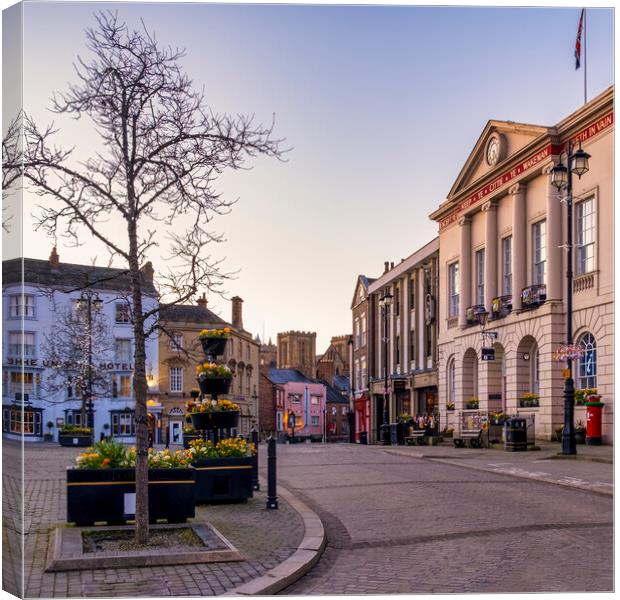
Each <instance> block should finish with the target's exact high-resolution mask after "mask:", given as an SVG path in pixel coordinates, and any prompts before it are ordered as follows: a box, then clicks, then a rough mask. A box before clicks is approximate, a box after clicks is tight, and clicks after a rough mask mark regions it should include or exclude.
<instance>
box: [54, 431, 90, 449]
mask: <svg viewBox="0 0 620 600" xmlns="http://www.w3.org/2000/svg"><path fill="white" fill-rule="evenodd" d="M58 443H59V444H60V445H61V446H77V447H80V448H87V447H88V446H92V445H93V436H92V435H84V434H83V433H82V434H76V433H59V434H58Z"/></svg>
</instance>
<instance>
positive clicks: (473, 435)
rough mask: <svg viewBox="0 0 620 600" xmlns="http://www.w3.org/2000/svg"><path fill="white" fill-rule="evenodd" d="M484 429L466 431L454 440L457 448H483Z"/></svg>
mask: <svg viewBox="0 0 620 600" xmlns="http://www.w3.org/2000/svg"><path fill="white" fill-rule="evenodd" d="M483 432H484V430H483V429H466V430H464V431H461V433H460V435H458V436H455V437H454V438H453V441H454V447H455V448H464V447H465V445H467V446H468V447H469V448H482V434H483Z"/></svg>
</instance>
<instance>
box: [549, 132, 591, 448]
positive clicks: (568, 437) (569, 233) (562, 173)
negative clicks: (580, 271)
mask: <svg viewBox="0 0 620 600" xmlns="http://www.w3.org/2000/svg"><path fill="white" fill-rule="evenodd" d="M589 158H590V155H589V154H588V153H587V152H584V151H583V150H582V149H581V142H580V143H579V149H578V150H577V151H576V152H575V153H573V144H572V142H571V141H569V142H568V151H567V152H566V162H567V165H568V166H567V167H565V166H564V165H563V164H562V156H561V154H560V162H559V164H557V165H556V166H555V167H553V169H552V170H551V183H552V184H553V185H554V186H555V187H556V188H557V189H558V191H562V190H563V189H564V188H566V209H567V210H566V215H567V216H566V237H567V240H566V246H567V249H568V258H567V262H568V264H567V267H566V344H567V345H569V346H571V345H572V343H573V173H575V175H577V177H579V179H581V176H582V175H583V174H585V173H587V172H588V170H589V168H590V167H589V164H588V160H589ZM566 370H567V371H568V377H566V378H565V379H564V431H563V433H562V454H577V446H576V443H575V423H574V413H575V383H574V381H573V361H572V358H570V356H569V357H568V358H567V360H566Z"/></svg>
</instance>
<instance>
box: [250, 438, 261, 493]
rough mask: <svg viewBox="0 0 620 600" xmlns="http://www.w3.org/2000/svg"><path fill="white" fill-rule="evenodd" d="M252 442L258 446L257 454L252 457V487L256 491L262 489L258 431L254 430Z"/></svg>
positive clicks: (255, 446)
mask: <svg viewBox="0 0 620 600" xmlns="http://www.w3.org/2000/svg"><path fill="white" fill-rule="evenodd" d="M251 437H252V443H253V444H254V448H256V454H255V455H254V456H253V457H252V487H253V488H254V491H256V492H259V491H260V482H259V481H258V431H256V430H252V432H251Z"/></svg>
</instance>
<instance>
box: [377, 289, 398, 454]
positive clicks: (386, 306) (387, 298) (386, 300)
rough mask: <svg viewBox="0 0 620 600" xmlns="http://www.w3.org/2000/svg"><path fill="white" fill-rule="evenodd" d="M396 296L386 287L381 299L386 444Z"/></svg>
mask: <svg viewBox="0 0 620 600" xmlns="http://www.w3.org/2000/svg"><path fill="white" fill-rule="evenodd" d="M393 298H394V296H392V294H390V292H389V291H388V289H387V288H386V289H385V291H384V292H383V296H381V299H380V300H379V306H381V316H382V317H383V421H382V423H381V443H382V444H383V445H385V446H387V445H389V443H390V431H389V426H388V419H389V408H388V320H389V316H390V306H391V305H392V299H393Z"/></svg>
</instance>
